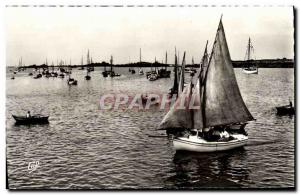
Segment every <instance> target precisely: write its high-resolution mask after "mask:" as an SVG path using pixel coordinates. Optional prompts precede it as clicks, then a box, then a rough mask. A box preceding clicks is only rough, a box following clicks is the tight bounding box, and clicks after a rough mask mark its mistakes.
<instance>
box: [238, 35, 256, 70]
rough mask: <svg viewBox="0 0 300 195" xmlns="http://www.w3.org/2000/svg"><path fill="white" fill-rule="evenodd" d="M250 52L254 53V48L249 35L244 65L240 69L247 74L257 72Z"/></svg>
mask: <svg viewBox="0 0 300 195" xmlns="http://www.w3.org/2000/svg"><path fill="white" fill-rule="evenodd" d="M251 52H252V53H254V48H253V45H252V43H251V39H250V37H249V40H248V45H247V50H246V57H245V61H246V67H244V68H243V69H242V70H243V72H244V73H247V74H258V67H257V65H256V64H254V63H255V61H254V60H253V59H252V56H251Z"/></svg>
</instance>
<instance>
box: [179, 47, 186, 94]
mask: <svg viewBox="0 0 300 195" xmlns="http://www.w3.org/2000/svg"><path fill="white" fill-rule="evenodd" d="M184 73H185V52H184V54H183V59H182V65H181V72H180V79H179V87H178V96H179V95H180V94H181V93H182V91H183V88H184Z"/></svg>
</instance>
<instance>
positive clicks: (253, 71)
mask: <svg viewBox="0 0 300 195" xmlns="http://www.w3.org/2000/svg"><path fill="white" fill-rule="evenodd" d="M243 72H244V73H246V74H257V73H258V69H255V70H246V69H243Z"/></svg>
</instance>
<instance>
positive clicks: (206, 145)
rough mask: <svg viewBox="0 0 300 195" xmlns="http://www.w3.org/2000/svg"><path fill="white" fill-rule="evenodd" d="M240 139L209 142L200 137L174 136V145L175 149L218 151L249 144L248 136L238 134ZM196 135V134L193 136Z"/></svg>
mask: <svg viewBox="0 0 300 195" xmlns="http://www.w3.org/2000/svg"><path fill="white" fill-rule="evenodd" d="M238 136H239V138H238V139H234V140H231V141H227V142H221V141H220V142H207V141H205V140H203V139H199V138H185V137H180V138H174V139H173V145H174V148H175V150H185V151H191V152H216V151H225V150H231V149H234V148H239V147H242V146H244V145H246V144H247V140H248V137H247V136H243V135H238ZM191 137H194V136H191Z"/></svg>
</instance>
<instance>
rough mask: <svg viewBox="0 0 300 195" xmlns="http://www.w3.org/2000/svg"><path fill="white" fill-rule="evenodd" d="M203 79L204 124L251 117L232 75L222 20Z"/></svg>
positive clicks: (212, 124)
mask: <svg viewBox="0 0 300 195" xmlns="http://www.w3.org/2000/svg"><path fill="white" fill-rule="evenodd" d="M204 79H205V80H204V97H203V101H204V102H203V107H204V113H203V117H204V119H205V120H204V126H205V127H210V126H217V125H226V124H232V123H238V122H246V121H250V120H253V117H252V115H251V114H250V112H249V111H248V109H247V107H246V105H245V103H244V101H243V99H242V96H241V93H240V90H239V87H238V84H237V81H236V78H235V74H234V70H233V66H232V62H231V58H230V54H229V50H228V46H227V42H226V37H225V32H224V29H223V24H222V20H220V23H219V27H218V30H217V34H216V38H215V42H214V45H213V50H212V53H211V56H210V61H209V64H208V67H207V71H206V75H205V78H204Z"/></svg>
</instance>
